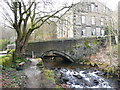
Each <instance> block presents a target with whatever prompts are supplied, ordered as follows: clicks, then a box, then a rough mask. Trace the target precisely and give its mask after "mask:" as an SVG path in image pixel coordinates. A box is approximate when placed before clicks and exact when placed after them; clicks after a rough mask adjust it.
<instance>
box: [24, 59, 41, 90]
mask: <svg viewBox="0 0 120 90" xmlns="http://www.w3.org/2000/svg"><path fill="white" fill-rule="evenodd" d="M30 61H31V62H32V63H31V64H30V66H29V67H28V68H27V69H25V70H24V72H25V75H26V76H27V78H28V81H27V88H40V79H41V77H40V76H41V75H40V74H41V71H40V70H39V68H38V67H37V66H36V65H37V63H38V61H37V60H35V59H30Z"/></svg>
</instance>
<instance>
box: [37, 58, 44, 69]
mask: <svg viewBox="0 0 120 90" xmlns="http://www.w3.org/2000/svg"><path fill="white" fill-rule="evenodd" d="M36 60H38V61H39V62H38V64H37V66H38V67H39V68H44V64H43V60H42V58H36Z"/></svg>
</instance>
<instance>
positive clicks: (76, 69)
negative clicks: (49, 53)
mask: <svg viewBox="0 0 120 90" xmlns="http://www.w3.org/2000/svg"><path fill="white" fill-rule="evenodd" d="M46 60H47V61H46ZM48 60H49V59H46V58H45V60H44V59H43V61H44V65H45V67H46V68H48V69H51V70H53V71H54V73H55V78H56V79H57V82H56V83H57V84H65V85H68V86H69V88H109V89H110V90H114V88H120V86H119V85H120V82H118V81H117V78H116V77H114V76H110V75H107V74H106V73H104V72H102V71H98V70H97V69H96V68H95V67H90V66H86V65H80V64H75V63H70V62H65V61H64V60H63V61H48ZM30 61H31V63H30V65H29V67H28V68H26V69H25V70H24V72H25V75H26V76H27V88H40V80H41V71H40V69H39V68H38V67H37V63H38V61H37V60H35V59H30Z"/></svg>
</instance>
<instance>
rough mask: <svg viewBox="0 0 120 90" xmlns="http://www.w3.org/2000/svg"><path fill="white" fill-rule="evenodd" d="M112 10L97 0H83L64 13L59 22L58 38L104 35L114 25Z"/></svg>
mask: <svg viewBox="0 0 120 90" xmlns="http://www.w3.org/2000/svg"><path fill="white" fill-rule="evenodd" d="M111 13H112V11H111V10H110V9H109V8H108V7H106V6H105V5H104V4H102V3H101V2H99V1H97V0H83V1H81V2H79V3H77V4H75V5H74V6H73V7H72V8H71V9H69V10H68V11H67V12H65V13H64V15H63V16H62V17H61V20H59V21H58V23H57V38H80V37H92V36H104V35H105V33H106V27H109V26H110V27H111V26H112V25H113V21H112V17H111Z"/></svg>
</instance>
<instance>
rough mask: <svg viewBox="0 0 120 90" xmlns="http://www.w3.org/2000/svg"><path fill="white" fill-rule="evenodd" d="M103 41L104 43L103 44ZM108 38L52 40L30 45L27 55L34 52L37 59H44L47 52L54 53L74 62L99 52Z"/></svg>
mask: <svg viewBox="0 0 120 90" xmlns="http://www.w3.org/2000/svg"><path fill="white" fill-rule="evenodd" d="M101 40H102V42H101ZM105 41H106V38H105V37H104V38H103V37H102V38H99V39H98V38H96V37H92V38H80V39H69V40H51V41H43V42H33V43H29V44H28V46H27V49H26V55H27V56H31V55H32V52H34V54H35V56H36V57H42V56H43V54H45V52H48V51H54V52H53V53H59V54H61V55H64V56H66V57H67V58H69V59H70V60H71V61H72V62H75V61H76V60H77V59H80V58H82V57H84V56H87V55H91V54H94V53H96V52H98V50H99V49H100V47H101V45H102V44H103V45H104V44H105Z"/></svg>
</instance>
